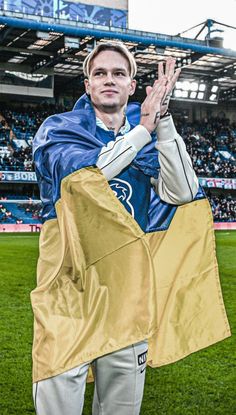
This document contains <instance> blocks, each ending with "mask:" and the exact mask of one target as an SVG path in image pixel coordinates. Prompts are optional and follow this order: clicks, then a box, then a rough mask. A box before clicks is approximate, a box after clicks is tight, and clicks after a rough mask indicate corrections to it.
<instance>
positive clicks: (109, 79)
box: [104, 73, 115, 85]
mask: <svg viewBox="0 0 236 415" xmlns="http://www.w3.org/2000/svg"><path fill="white" fill-rule="evenodd" d="M104 83H105V84H108V85H111V84H113V85H114V84H115V81H114V78H113V75H112V73H107V75H106V78H105V80H104Z"/></svg>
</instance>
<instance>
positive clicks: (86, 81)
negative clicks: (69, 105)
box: [84, 79, 90, 95]
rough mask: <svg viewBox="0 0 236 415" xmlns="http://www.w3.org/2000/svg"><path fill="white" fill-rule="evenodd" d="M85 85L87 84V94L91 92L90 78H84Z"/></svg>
mask: <svg viewBox="0 0 236 415" xmlns="http://www.w3.org/2000/svg"><path fill="white" fill-rule="evenodd" d="M84 86H85V91H86V94H88V95H89V94H90V85H89V80H88V79H85V80H84Z"/></svg>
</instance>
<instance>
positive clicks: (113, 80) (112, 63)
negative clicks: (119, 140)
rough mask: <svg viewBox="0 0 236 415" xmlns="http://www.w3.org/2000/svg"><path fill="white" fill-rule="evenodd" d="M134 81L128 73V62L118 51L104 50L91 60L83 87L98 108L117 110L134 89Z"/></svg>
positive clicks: (112, 111) (109, 110)
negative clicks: (87, 76)
mask: <svg viewBox="0 0 236 415" xmlns="http://www.w3.org/2000/svg"><path fill="white" fill-rule="evenodd" d="M135 86H136V81H135V80H132V79H131V77H130V74H129V64H128V61H127V60H126V58H124V57H123V56H122V55H121V54H120V53H119V52H115V51H111V50H104V51H102V52H100V53H99V54H98V55H97V56H96V57H95V58H94V60H93V61H92V63H91V68H90V76H89V79H86V80H85V89H86V92H87V94H89V95H90V96H91V101H92V103H93V105H94V107H95V109H96V108H97V109H98V110H100V111H102V112H106V113H114V112H119V111H120V110H121V109H123V108H124V107H125V105H126V104H127V101H128V98H129V96H130V95H133V93H134V91H135Z"/></svg>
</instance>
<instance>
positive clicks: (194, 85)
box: [189, 82, 198, 91]
mask: <svg viewBox="0 0 236 415" xmlns="http://www.w3.org/2000/svg"><path fill="white" fill-rule="evenodd" d="M189 89H190V91H197V90H198V83H197V82H191V83H190V88H189Z"/></svg>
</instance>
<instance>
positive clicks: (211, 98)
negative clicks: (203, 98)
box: [209, 94, 217, 101]
mask: <svg viewBox="0 0 236 415" xmlns="http://www.w3.org/2000/svg"><path fill="white" fill-rule="evenodd" d="M216 97H217V95H216V94H211V95H210V98H209V100H210V101H215V100H216Z"/></svg>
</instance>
